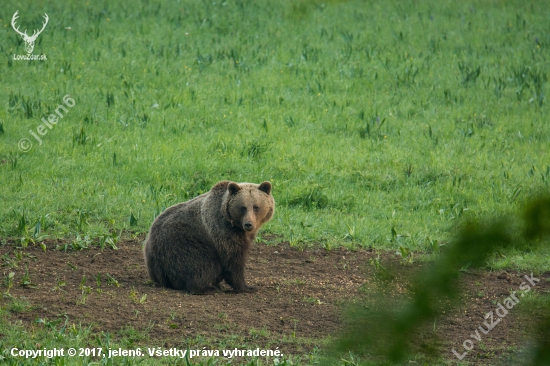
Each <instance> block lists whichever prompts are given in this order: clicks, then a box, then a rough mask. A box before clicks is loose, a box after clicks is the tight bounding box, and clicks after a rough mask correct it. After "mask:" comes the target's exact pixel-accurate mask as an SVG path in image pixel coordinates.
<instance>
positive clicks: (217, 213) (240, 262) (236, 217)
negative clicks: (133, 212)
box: [144, 181, 275, 294]
mask: <svg viewBox="0 0 550 366" xmlns="http://www.w3.org/2000/svg"><path fill="white" fill-rule="evenodd" d="M274 212H275V201H274V200H273V196H272V195H271V183H270V182H263V183H262V184H253V183H235V182H229V181H222V182H219V183H217V184H216V185H215V186H214V187H212V189H211V190H210V191H209V192H207V193H204V194H202V195H200V196H198V197H195V198H193V199H192V200H189V201H187V202H182V203H179V204H177V205H174V206H171V207H169V208H168V209H166V210H165V211H164V212H163V213H161V214H160V215H159V216H158V217H157V218H156V219H155V221H154V222H153V224H152V225H151V230H150V231H149V235H148V237H147V241H146V243H145V247H144V255H145V263H146V265H147V270H148V271H149V276H150V277H151V279H152V280H153V281H155V282H157V283H158V284H159V285H161V286H163V287H169V288H173V289H176V290H183V291H187V292H189V293H192V294H208V293H213V292H215V291H216V290H219V289H220V283H221V281H222V280H225V282H226V283H227V284H228V285H230V286H231V287H232V288H233V291H234V292H253V291H255V288H254V287H250V286H248V285H247V284H246V282H245V280H244V264H245V261H246V257H247V253H248V250H249V248H250V245H251V244H252V242H253V241H254V240H255V238H256V233H257V232H258V229H259V228H260V227H261V226H262V225H263V224H265V223H266V222H268V221H269V220H271V218H272V217H273V213H274Z"/></svg>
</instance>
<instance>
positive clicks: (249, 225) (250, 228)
mask: <svg viewBox="0 0 550 366" xmlns="http://www.w3.org/2000/svg"><path fill="white" fill-rule="evenodd" d="M243 226H244V229H245V230H246V231H250V230H252V229H253V228H254V225H252V224H251V223H250V222H245V223H244V225H243Z"/></svg>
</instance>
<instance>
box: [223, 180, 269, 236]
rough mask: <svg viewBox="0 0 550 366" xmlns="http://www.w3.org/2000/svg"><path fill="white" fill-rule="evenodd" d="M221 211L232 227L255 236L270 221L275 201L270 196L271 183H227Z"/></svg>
mask: <svg viewBox="0 0 550 366" xmlns="http://www.w3.org/2000/svg"><path fill="white" fill-rule="evenodd" d="M222 210H223V214H224V216H225V218H226V219H227V220H228V221H229V222H230V223H231V225H232V226H233V227H237V228H240V229H242V230H244V231H246V232H249V233H252V234H255V233H256V232H257V231H258V229H259V228H260V227H261V226H262V225H263V224H265V223H266V222H268V221H269V220H271V218H272V217H273V213H274V212H275V201H274V200H273V196H272V195H271V183H270V182H263V183H261V184H254V183H235V182H229V184H228V185H227V191H226V192H225V194H224V197H223V204H222Z"/></svg>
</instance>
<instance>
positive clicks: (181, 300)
mask: <svg viewBox="0 0 550 366" xmlns="http://www.w3.org/2000/svg"><path fill="white" fill-rule="evenodd" d="M59 244H61V242H54V241H50V242H46V245H47V247H48V250H47V251H46V252H44V251H43V250H42V249H41V248H40V247H39V246H30V247H28V248H24V249H22V248H19V249H15V245H13V243H11V244H8V245H6V246H4V247H0V258H1V259H2V262H1V264H2V265H3V268H2V271H3V272H4V276H5V275H6V274H7V273H9V272H14V273H15V276H14V286H13V288H11V290H10V294H11V295H12V296H14V297H17V298H22V297H24V298H25V299H26V300H28V301H29V302H30V304H31V306H32V308H31V310H29V311H23V312H14V314H13V318H14V319H20V320H21V321H23V323H24V324H28V325H30V324H32V323H33V322H35V321H36V319H38V318H42V319H44V318H47V319H50V320H51V319H58V318H63V319H64V318H67V317H68V319H69V321H70V322H71V323H75V324H82V325H86V326H87V325H91V326H92V330H93V331H96V332H111V333H115V334H116V333H119V332H124V330H127V329H131V328H133V329H135V330H138V331H140V332H144V333H145V334H147V340H146V342H147V344H148V345H152V343H153V345H162V346H164V347H175V346H179V347H187V346H188V345H189V339H203V340H204V341H206V342H219V343H220V344H225V345H227V346H228V347H231V346H232V347H236V346H240V345H242V343H241V344H231V339H235V338H234V337H235V336H236V337H239V338H238V339H239V340H240V342H243V341H244V342H250V343H251V344H256V345H258V346H260V347H265V348H268V347H271V348H275V347H279V348H280V349H281V351H282V353H284V354H301V353H304V352H307V351H310V350H311V349H312V348H313V347H314V345H316V344H317V345H318V344H320V342H321V341H322V340H323V339H326V338H327V337H328V336H330V335H334V334H335V333H336V332H337V331H338V329H339V327H340V326H341V325H342V315H341V314H342V305H343V304H345V303H346V302H348V301H350V300H354V299H358V298H361V297H364V296H368V293H369V291H370V289H372V288H373V287H374V286H375V284H374V280H373V275H372V274H373V271H374V267H373V266H369V265H368V263H369V260H370V259H373V258H375V257H376V256H377V255H378V254H377V253H375V252H373V251H349V250H346V249H335V250H331V251H326V250H324V249H306V250H303V251H299V250H296V249H292V248H290V247H289V245H288V243H281V244H278V245H276V246H267V245H262V244H255V245H254V246H253V248H252V251H251V253H250V257H249V261H248V263H247V273H246V278H247V282H248V284H249V285H252V286H256V287H257V288H258V292H256V293H253V294H234V293H232V292H230V291H229V290H228V291H226V292H223V293H218V294H216V295H211V296H196V295H188V294H185V293H182V292H179V291H174V290H168V289H163V288H159V287H156V286H154V285H153V284H151V283H150V281H149V278H148V275H147V271H146V268H145V264H144V261H143V254H142V250H141V240H134V241H124V242H119V244H118V248H119V249H118V250H111V249H109V250H107V249H105V250H104V251H101V250H99V249H97V248H91V249H86V250H81V251H69V252H62V251H57V250H54V249H53V248H55V247H56V245H59ZM15 251H17V252H21V253H18V254H17V255H16V253H15ZM381 260H382V262H383V263H384V262H394V263H395V262H396V261H397V259H396V257H395V256H394V255H393V254H391V253H383V254H382V259H381ZM398 267H399V268H401V270H400V272H399V273H398V275H397V276H396V278H395V279H394V281H393V282H392V283H391V284H390V285H389V288H388V296H393V295H395V294H397V293H400V292H403V291H405V288H406V283H407V281H408V279H409V278H410V276H411V274H412V273H414V271H416V270H418V269H419V267H420V265H418V264H414V265H408V266H400V265H399V266H398ZM26 271H28V277H29V279H30V282H31V284H32V286H21V282H22V279H23V278H24V276H25V272H26ZM525 274H527V273H517V272H512V271H504V272H503V271H500V272H487V271H474V272H469V273H464V274H463V275H462V276H461V286H462V287H463V289H464V294H463V296H462V298H463V302H462V304H461V305H460V306H458V307H457V308H455V309H454V310H453V311H451V312H448V313H447V314H441V317H440V318H438V319H437V321H436V323H435V325H434V327H433V331H434V332H436V333H437V335H438V336H439V337H440V338H441V344H440V346H441V347H442V353H443V355H444V357H446V358H448V359H450V360H452V359H455V358H454V356H453V354H452V353H451V349H452V348H453V347H454V348H455V349H456V350H457V351H459V353H462V352H463V351H464V350H463V348H462V343H463V342H464V340H466V339H471V337H470V335H471V334H472V333H474V332H475V329H476V328H477V327H478V326H480V325H482V324H483V322H484V321H485V319H484V316H485V314H486V313H488V312H490V311H494V310H495V309H496V304H497V302H501V303H502V301H503V300H504V298H506V297H507V296H509V294H510V292H511V291H517V290H518V289H519V285H520V283H521V282H524V281H525V279H524V275H525ZM538 278H540V282H539V283H538V284H537V286H536V288H535V291H538V292H548V291H550V290H549V289H550V282H549V280H548V279H549V278H550V273H546V274H543V275H542V276H538ZM3 301H6V300H3ZM520 306H521V305H520ZM521 313H522V312H521V311H520V310H517V309H515V308H514V309H512V310H510V311H509V314H508V315H507V316H506V317H505V318H503V319H502V320H501V321H500V323H499V324H498V325H497V326H496V327H495V328H494V329H493V330H491V332H490V333H489V334H487V335H485V334H483V343H479V342H477V343H475V347H474V349H473V350H472V351H471V352H470V353H469V354H468V356H467V357H466V358H465V360H468V361H470V362H473V363H478V362H480V363H483V362H485V361H489V360H490V361H491V362H496V361H497V360H505V359H507V358H508V357H509V356H510V355H511V354H512V353H513V352H514V350H516V349H517V348H520V347H522V346H523V345H524V343H523V334H524V333H525V329H527V328H528V326H529V324H530V322H531V323H532V320H528V319H526V318H524V317H521V315H522V314H521ZM232 337H233V338H232ZM138 341H139V340H138ZM224 342H225V343H224ZM204 345H207V346H214V345H213V344H211V343H208V344H202V345H201V346H204Z"/></svg>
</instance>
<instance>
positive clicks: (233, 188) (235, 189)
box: [227, 182, 241, 194]
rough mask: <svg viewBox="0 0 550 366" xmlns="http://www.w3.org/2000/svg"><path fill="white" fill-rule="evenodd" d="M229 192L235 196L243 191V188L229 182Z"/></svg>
mask: <svg viewBox="0 0 550 366" xmlns="http://www.w3.org/2000/svg"><path fill="white" fill-rule="evenodd" d="M227 190H228V191H229V193H230V194H235V193H237V192H238V191H240V190H241V187H240V186H239V185H238V184H237V183H235V182H229V185H228V186H227Z"/></svg>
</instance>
